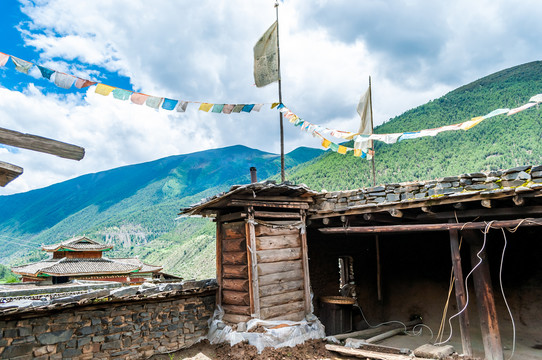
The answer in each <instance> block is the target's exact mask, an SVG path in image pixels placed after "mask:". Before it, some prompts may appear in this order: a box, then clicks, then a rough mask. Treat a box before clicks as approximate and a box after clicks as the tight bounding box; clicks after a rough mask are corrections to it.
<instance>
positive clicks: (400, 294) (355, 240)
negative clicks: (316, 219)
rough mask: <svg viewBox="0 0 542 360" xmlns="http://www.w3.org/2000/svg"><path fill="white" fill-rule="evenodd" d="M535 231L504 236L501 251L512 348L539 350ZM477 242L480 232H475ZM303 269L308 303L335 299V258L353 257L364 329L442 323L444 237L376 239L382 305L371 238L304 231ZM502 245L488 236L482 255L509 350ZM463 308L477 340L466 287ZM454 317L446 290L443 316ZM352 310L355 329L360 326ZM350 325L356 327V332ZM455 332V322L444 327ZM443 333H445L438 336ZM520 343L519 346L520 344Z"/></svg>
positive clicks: (540, 289) (465, 250)
mask: <svg viewBox="0 0 542 360" xmlns="http://www.w3.org/2000/svg"><path fill="white" fill-rule="evenodd" d="M541 230H542V229H539V228H536V227H533V228H523V229H520V230H518V231H517V232H516V233H514V234H511V233H509V232H507V233H506V235H507V238H508V246H507V250H506V253H505V258H504V268H503V273H502V274H503V286H504V289H505V294H506V296H507V300H508V302H509V304H510V306H511V308H512V313H513V316H514V319H515V321H516V327H517V332H518V334H519V335H518V342H520V341H524V342H525V343H524V345H525V346H529V347H532V346H535V345H536V344H540V345H542V310H541V309H542V236H541ZM480 236H482V234H481V233H480ZM307 239H308V250H309V266H310V273H311V285H312V289H313V292H314V298H315V309H316V310H317V314H318V310H319V304H318V299H319V297H321V296H324V295H339V293H338V290H339V269H338V257H339V256H341V255H350V256H353V258H354V275H355V280H356V284H357V286H358V296H359V300H358V302H359V304H360V306H361V308H362V309H363V311H364V313H365V316H366V318H367V320H369V322H371V324H372V325H374V324H376V323H379V322H382V321H388V320H400V321H407V320H409V319H410V317H411V316H412V315H420V316H422V318H423V321H424V323H426V324H428V325H429V326H431V327H432V328H433V330H434V331H435V332H436V331H438V327H439V324H440V321H441V317H442V310H443V308H444V304H445V302H446V297H447V293H448V285H449V281H450V271H451V259H450V245H449V236H448V233H447V232H432V233H416V234H406V235H398V234H389V235H380V236H379V239H380V240H379V241H380V256H381V270H382V275H381V276H382V296H383V299H382V301H378V300H377V286H376V260H375V258H376V256H375V253H376V250H375V237H374V236H373V235H371V236H366V235H364V236H360V235H348V236H346V235H333V236H331V235H325V236H324V235H322V234H320V233H319V232H317V231H314V230H311V229H309V232H308V237H307ZM503 245H504V240H503V235H502V232H501V231H500V230H491V231H490V233H489V235H488V237H487V251H488V257H489V264H490V270H491V277H492V283H493V288H494V293H495V301H496V307H497V313H498V317H499V324H500V327H501V335H502V338H503V344H504V345H505V346H511V344H510V343H511V338H512V330H511V322H510V316H509V315H508V313H507V310H506V307H505V304H504V301H503V297H502V295H501V292H500V285H499V267H500V261H501V255H502V249H503ZM461 255H462V260H463V264H462V266H463V273H464V276H466V275H467V274H468V272H469V271H470V269H471V264H470V253H469V246H468V244H466V242H464V243H463V247H462V251H461ZM468 285H469V293H470V301H471V304H470V306H469V308H468V313H469V317H470V323H471V329H473V331H472V333H473V334H472V335H473V336H475V337H476V336H479V319H478V313H477V308H476V299H475V294H474V289H473V287H472V277H471V278H470V280H469V282H468ZM457 311H458V309H457V306H456V302H455V294H454V293H453V292H452V296H451V299H450V310H449V314H455V313H456V312H457ZM358 313H359V311H357V310H355V311H354V315H355V317H354V325H355V329H362V328H366V327H367V325H366V324H365V323H364V322H363V321H362V320H361V317H360V316H359V315H358ZM356 324H357V326H356ZM452 325H453V326H454V329H455V331H456V333H457V334H458V333H459V330H458V329H459V324H458V322H457V321H455V320H454V321H452ZM446 334H447V333H446ZM521 339H524V340H521Z"/></svg>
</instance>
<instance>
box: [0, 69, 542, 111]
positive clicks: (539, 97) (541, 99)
mask: <svg viewBox="0 0 542 360" xmlns="http://www.w3.org/2000/svg"><path fill="white" fill-rule="evenodd" d="M0 65H2V61H0ZM529 102H535V103H537V104H538V103H541V102H542V94H538V95H535V96H533V97H532V98H530V99H529Z"/></svg>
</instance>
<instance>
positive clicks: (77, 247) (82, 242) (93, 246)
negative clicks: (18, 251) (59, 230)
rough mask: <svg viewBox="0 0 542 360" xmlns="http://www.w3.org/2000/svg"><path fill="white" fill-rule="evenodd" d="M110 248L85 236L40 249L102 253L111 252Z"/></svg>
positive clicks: (111, 246)
mask: <svg viewBox="0 0 542 360" xmlns="http://www.w3.org/2000/svg"><path fill="white" fill-rule="evenodd" d="M112 248H113V245H106V244H100V243H99V242H97V241H94V240H91V239H89V238H87V237H85V236H81V237H77V238H72V239H69V240H66V241H63V242H61V243H59V244H53V245H43V246H42V249H43V250H45V251H62V250H71V251H104V250H111V249H112Z"/></svg>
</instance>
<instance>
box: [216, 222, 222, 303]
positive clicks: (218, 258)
mask: <svg viewBox="0 0 542 360" xmlns="http://www.w3.org/2000/svg"><path fill="white" fill-rule="evenodd" d="M222 274H223V272H222V222H221V221H220V215H218V216H217V217H216V282H217V283H218V291H217V292H216V303H217V305H222V289H223V283H222V281H223V279H222Z"/></svg>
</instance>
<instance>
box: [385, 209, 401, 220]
mask: <svg viewBox="0 0 542 360" xmlns="http://www.w3.org/2000/svg"><path fill="white" fill-rule="evenodd" d="M388 212H389V213H390V215H391V216H393V217H396V218H401V217H403V212H402V211H401V210H398V209H391V210H390V211H388Z"/></svg>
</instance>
